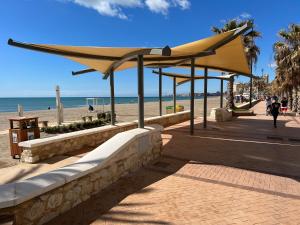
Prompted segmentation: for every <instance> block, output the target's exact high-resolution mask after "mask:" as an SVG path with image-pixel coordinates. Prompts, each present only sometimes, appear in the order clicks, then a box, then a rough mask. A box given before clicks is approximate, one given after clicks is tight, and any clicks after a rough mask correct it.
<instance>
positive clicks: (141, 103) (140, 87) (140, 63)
mask: <svg viewBox="0 0 300 225" xmlns="http://www.w3.org/2000/svg"><path fill="white" fill-rule="evenodd" d="M138 101H139V118H138V127H139V128H144V58H143V55H138Z"/></svg>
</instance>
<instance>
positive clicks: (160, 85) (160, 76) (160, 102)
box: [158, 68, 162, 116]
mask: <svg viewBox="0 0 300 225" xmlns="http://www.w3.org/2000/svg"><path fill="white" fill-rule="evenodd" d="M158 79H159V87H158V95H159V115H160V116H162V68H159V78H158Z"/></svg>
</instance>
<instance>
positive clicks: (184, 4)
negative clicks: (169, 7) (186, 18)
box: [173, 0, 191, 10]
mask: <svg viewBox="0 0 300 225" xmlns="http://www.w3.org/2000/svg"><path fill="white" fill-rule="evenodd" d="M173 4H174V5H175V6H177V5H179V6H180V8H181V9H183V10H184V9H189V8H190V6H191V3H190V2H189V1H188V0H173Z"/></svg>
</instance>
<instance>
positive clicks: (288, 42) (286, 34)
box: [273, 24, 300, 112]
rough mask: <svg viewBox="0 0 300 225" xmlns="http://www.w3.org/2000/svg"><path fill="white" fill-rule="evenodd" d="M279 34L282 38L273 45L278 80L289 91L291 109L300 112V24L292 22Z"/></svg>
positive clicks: (283, 89) (285, 90)
mask: <svg viewBox="0 0 300 225" xmlns="http://www.w3.org/2000/svg"><path fill="white" fill-rule="evenodd" d="M278 35H279V37H280V38H281V40H280V41H278V42H276V43H275V44H274V46H273V49H274V53H275V54H274V59H275V62H276V63H277V68H276V82H277V83H278V85H279V87H280V89H281V90H282V91H283V92H287V93H288V99H289V102H290V104H289V106H290V109H291V110H293V111H295V112H297V111H298V112H300V109H299V108H300V97H299V95H298V90H299V85H300V63H299V62H300V24H291V25H289V27H288V29H287V30H281V31H279V33H278Z"/></svg>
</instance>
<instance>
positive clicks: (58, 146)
mask: <svg viewBox="0 0 300 225" xmlns="http://www.w3.org/2000/svg"><path fill="white" fill-rule="evenodd" d="M189 119H190V112H189V111H184V112H178V113H175V114H167V115H163V116H157V117H151V118H147V119H145V125H149V124H160V125H161V126H163V127H167V126H171V125H173V124H177V123H181V122H184V121H186V120H189ZM136 127H137V121H133V122H129V123H119V124H117V125H116V126H111V125H108V126H103V127H97V128H92V129H87V130H82V131H76V132H72V133H67V134H60V135H57V136H54V137H49V138H43V139H35V140H30V141H25V142H21V143H19V146H21V147H22V148H23V152H22V155H21V161H22V162H26V163H36V162H39V161H41V160H44V159H48V158H51V157H53V156H56V155H64V154H66V153H68V152H72V151H76V150H79V149H83V148H95V147H97V146H99V145H100V144H101V143H103V142H104V141H106V140H108V139H109V138H111V137H113V136H114V135H116V134H117V133H120V132H123V131H127V130H130V129H134V128H136Z"/></svg>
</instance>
